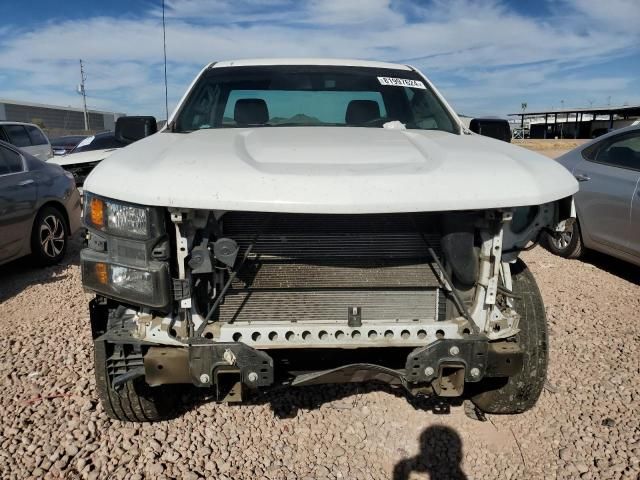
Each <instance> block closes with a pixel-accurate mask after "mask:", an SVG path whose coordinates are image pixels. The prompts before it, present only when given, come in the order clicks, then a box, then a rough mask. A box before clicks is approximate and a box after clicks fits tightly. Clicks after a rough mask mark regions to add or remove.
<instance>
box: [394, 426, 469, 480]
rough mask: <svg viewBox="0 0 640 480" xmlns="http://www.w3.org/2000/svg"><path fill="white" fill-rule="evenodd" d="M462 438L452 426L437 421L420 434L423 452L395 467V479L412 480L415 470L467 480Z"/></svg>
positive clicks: (434, 477) (439, 478)
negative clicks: (463, 462)
mask: <svg viewBox="0 0 640 480" xmlns="http://www.w3.org/2000/svg"><path fill="white" fill-rule="evenodd" d="M461 463H462V439H461V438H460V435H458V434H457V433H456V431H455V430H453V429H452V428H449V427H446V426H444V425H435V426H433V427H429V428H427V429H425V430H424V431H423V432H422V434H421V435H420V452H419V453H418V455H416V456H415V457H411V458H405V459H404V460H401V461H400V462H398V463H397V464H396V466H395V467H394V469H393V480H409V478H411V474H412V473H414V472H415V473H428V474H429V478H430V479H431V480H445V479H450V480H465V479H466V478H467V476H466V475H465V474H464V472H463V471H462V468H461V466H460V464H461Z"/></svg>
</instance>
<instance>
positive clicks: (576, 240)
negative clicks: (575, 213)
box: [543, 220, 584, 258]
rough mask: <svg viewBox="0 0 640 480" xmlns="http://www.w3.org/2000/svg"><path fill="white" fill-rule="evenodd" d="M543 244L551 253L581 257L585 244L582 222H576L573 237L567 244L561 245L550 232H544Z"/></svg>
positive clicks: (567, 256) (565, 256)
mask: <svg viewBox="0 0 640 480" xmlns="http://www.w3.org/2000/svg"><path fill="white" fill-rule="evenodd" d="M543 245H544V247H545V248H546V249H547V250H549V251H550V252H551V253H555V254H556V255H558V256H560V257H564V258H580V257H581V256H582V254H583V253H584V244H583V243H582V233H581V232H580V224H579V223H578V221H577V220H576V222H575V223H574V224H573V226H572V232H571V239H570V240H569V242H568V243H567V244H566V245H565V246H560V245H559V244H558V241H557V240H556V239H554V238H553V237H552V236H551V235H549V234H548V233H545V234H544V237H543Z"/></svg>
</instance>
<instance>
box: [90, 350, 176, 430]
mask: <svg viewBox="0 0 640 480" xmlns="http://www.w3.org/2000/svg"><path fill="white" fill-rule="evenodd" d="M125 347H126V346H123V345H115V344H111V343H108V342H104V341H97V342H94V355H95V375H96V390H97V391H98V397H99V398H100V402H101V403H102V407H103V408H104V410H105V412H106V414H107V416H108V417H109V418H112V419H114V420H120V421H123V422H157V421H161V420H168V419H171V418H173V417H174V416H175V414H176V405H177V400H178V398H177V395H176V392H175V391H173V390H172V389H171V390H170V388H169V387H168V386H160V387H150V386H149V385H147V383H146V382H145V381H144V378H137V379H135V380H131V381H129V382H127V383H125V384H124V386H123V387H122V388H121V389H120V390H115V389H114V388H113V387H112V386H111V381H110V378H109V372H108V367H109V362H110V357H111V356H112V354H113V352H114V351H115V349H118V348H125Z"/></svg>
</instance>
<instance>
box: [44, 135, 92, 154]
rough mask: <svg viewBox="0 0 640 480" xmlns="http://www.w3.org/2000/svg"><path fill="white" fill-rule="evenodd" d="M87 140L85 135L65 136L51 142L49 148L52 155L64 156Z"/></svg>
mask: <svg viewBox="0 0 640 480" xmlns="http://www.w3.org/2000/svg"><path fill="white" fill-rule="evenodd" d="M85 138H87V136H86V135H65V136H64V137H58V138H54V139H53V140H51V147H52V148H53V154H54V155H66V154H67V153H69V152H71V150H73V149H74V148H76V147H77V146H78V144H79V143H80V142H81V141H82V140H84V139H85Z"/></svg>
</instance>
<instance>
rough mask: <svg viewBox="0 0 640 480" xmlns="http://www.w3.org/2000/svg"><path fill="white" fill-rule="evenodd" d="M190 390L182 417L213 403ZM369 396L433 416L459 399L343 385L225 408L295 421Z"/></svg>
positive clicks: (288, 390) (289, 391) (284, 390)
mask: <svg viewBox="0 0 640 480" xmlns="http://www.w3.org/2000/svg"><path fill="white" fill-rule="evenodd" d="M198 390H199V389H194V390H192V391H191V392H190V394H188V395H187V398H186V399H185V400H187V402H186V403H185V405H184V410H183V412H182V413H185V412H186V411H188V410H192V409H196V408H198V407H199V406H201V405H203V404H205V403H210V402H215V399H214V398H212V397H211V396H208V395H206V394H203V393H201V391H200V392H199V391H198ZM370 392H384V393H388V394H390V395H394V396H395V397H398V398H402V399H404V400H406V401H407V403H409V405H411V406H412V407H413V408H415V409H416V410H423V411H430V412H432V413H434V414H440V415H446V414H449V413H451V407H452V406H454V407H456V406H461V405H462V403H463V401H464V399H463V398H457V397H455V398H450V399H443V398H442V397H427V396H413V395H410V394H409V393H408V392H407V391H406V390H405V389H404V388H402V387H395V386H393V385H389V384H386V383H376V382H368V383H345V384H328V385H312V386H305V387H280V388H278V387H276V388H273V389H270V390H266V391H264V392H258V393H255V394H253V395H248V396H247V398H246V400H244V401H243V403H242V404H233V403H231V404H228V406H229V408H242V407H246V406H247V405H269V407H270V408H271V411H272V412H273V414H274V415H275V416H276V417H278V418H280V419H286V418H295V417H296V416H297V415H298V412H299V411H301V410H302V411H305V410H306V411H309V410H317V409H319V408H321V407H322V406H325V405H326V406H327V407H328V408H331V409H336V410H348V409H353V408H357V407H360V406H362V404H363V402H364V400H363V395H364V394H366V393H370Z"/></svg>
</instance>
